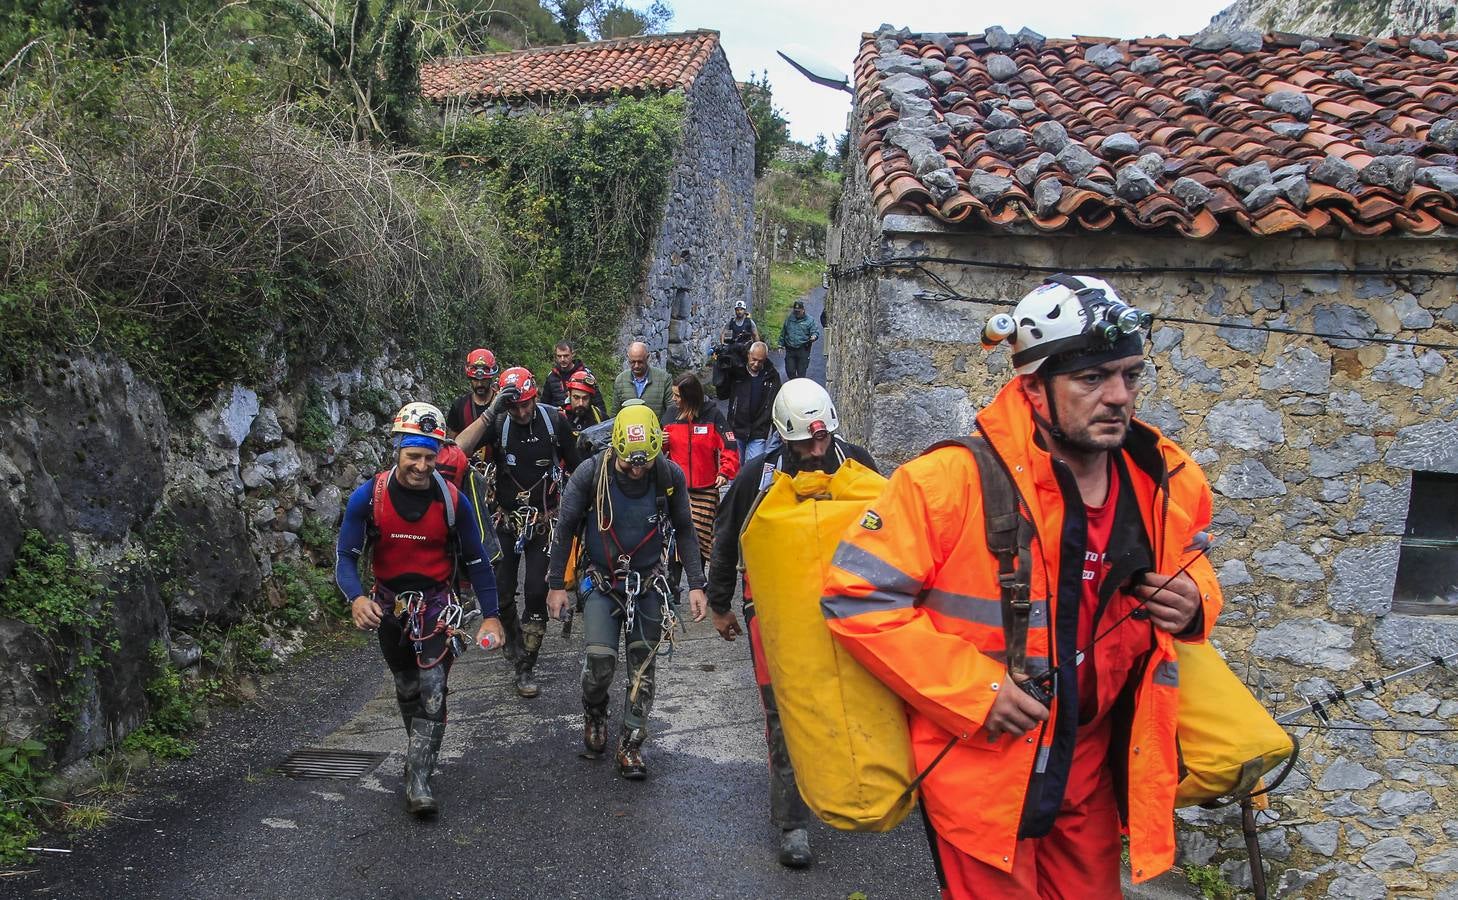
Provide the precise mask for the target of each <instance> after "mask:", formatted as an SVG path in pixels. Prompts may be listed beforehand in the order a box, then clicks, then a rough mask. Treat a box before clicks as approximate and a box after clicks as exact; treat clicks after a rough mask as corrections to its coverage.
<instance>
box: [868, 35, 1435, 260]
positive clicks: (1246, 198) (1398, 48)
mask: <svg viewBox="0 0 1458 900" xmlns="http://www.w3.org/2000/svg"><path fill="white" fill-rule="evenodd" d="M943 37H947V38H948V40H946V41H942V40H941V39H942V38H943ZM1421 37H1426V38H1429V39H1432V40H1438V41H1443V40H1449V39H1451V38H1452V37H1453V36H1452V35H1422V36H1421ZM934 38H935V39H934ZM1306 40H1308V38H1305V37H1303V36H1301V35H1291V34H1284V33H1276V34H1270V35H1266V36H1265V39H1264V46H1263V48H1262V50H1261V51H1260V52H1256V53H1246V52H1242V51H1239V50H1235V49H1225V50H1221V51H1205V50H1200V49H1197V48H1196V47H1194V46H1193V45H1192V43H1191V40H1190V39H1188V38H1180V39H1172V38H1145V39H1140V40H1127V41H1126V40H1120V39H1117V38H1100V37H1077V38H1074V39H1071V40H1048V41H1046V42H1045V43H1044V44H1043V45H1042V46H1041V47H1040V48H1037V49H1034V48H1033V47H1032V46H1030V45H1028V44H1026V43H1019V44H1018V46H1016V47H1015V48H1013V49H1011V50H1003V51H999V52H1000V54H1001V55H1002V56H1005V57H1007V58H1009V59H1010V60H1011V61H1012V63H1013V66H1007V61H1006V60H997V59H992V57H993V55H994V52H995V51H992V50H989V49H988V47H987V43H986V40H985V38H984V35H981V34H952V35H950V36H932V35H917V34H909V33H908V32H904V31H903V32H899V33H878V34H867V35H864V36H863V39H862V44H861V49H860V52H859V53H858V54H857V55H856V62H855V81H856V102H857V105H858V107H859V109H860V110H861V112H862V115H863V121H864V123H865V125H864V128H865V131H864V133H863V134H862V135H861V137H860V140H859V142H858V145H857V146H858V149H859V150H860V152H861V154H862V157H863V158H864V159H865V161H866V165H867V171H868V177H869V178H870V181H871V193H872V198H873V201H874V202H875V204H876V208H877V211H878V212H879V213H880V214H882V215H884V214H888V213H893V212H896V213H923V214H927V215H931V216H934V217H936V218H938V219H941V220H943V221H945V222H948V223H952V224H960V225H962V226H963V227H968V228H976V227H984V228H985V227H993V228H1000V227H1007V226H1029V225H1030V226H1032V227H1033V228H1035V229H1038V230H1040V231H1058V230H1061V229H1065V228H1069V229H1073V228H1077V229H1085V230H1092V231H1098V230H1103V229H1106V228H1110V227H1113V226H1115V225H1116V224H1122V225H1132V226H1134V227H1136V228H1141V229H1164V230H1172V231H1175V232H1178V233H1181V234H1184V235H1188V236H1191V237H1206V236H1209V235H1211V234H1214V233H1215V232H1216V231H1218V230H1219V229H1220V228H1222V227H1223V228H1226V229H1230V228H1236V229H1240V230H1244V231H1247V232H1249V233H1251V234H1257V235H1276V234H1312V235H1334V234H1338V233H1340V232H1342V231H1344V230H1345V231H1347V232H1349V233H1352V234H1359V235H1378V234H1387V233H1405V234H1417V235H1421V234H1430V233H1432V232H1434V231H1436V230H1438V229H1440V228H1443V227H1454V226H1458V196H1454V195H1453V194H1450V193H1445V192H1444V191H1442V190H1438V189H1435V188H1434V187H1432V186H1429V185H1431V184H1433V183H1434V182H1433V180H1432V179H1427V180H1424V179H1423V178H1419V181H1418V182H1415V183H1413V184H1410V185H1409V184H1405V183H1399V181H1400V179H1399V180H1386V181H1384V180H1383V179H1382V178H1381V177H1379V176H1377V175H1372V173H1363V174H1362V175H1361V179H1360V180H1358V181H1357V183H1356V184H1345V183H1344V184H1341V186H1340V187H1338V186H1335V185H1332V184H1324V183H1319V182H1317V181H1315V180H1305V181H1302V180H1301V179H1303V177H1304V176H1302V175H1301V173H1300V170H1299V169H1297V170H1289V169H1287V167H1289V166H1293V165H1298V164H1304V165H1305V166H1307V167H1309V168H1310V169H1315V168H1316V167H1317V166H1318V165H1321V164H1322V163H1323V162H1324V161H1325V160H1326V159H1327V157H1328V156H1331V157H1335V158H1336V159H1338V160H1345V162H1346V163H1347V164H1349V165H1351V166H1353V167H1354V168H1356V169H1357V170H1358V172H1359V173H1361V171H1362V170H1363V169H1365V168H1366V167H1367V166H1368V165H1370V164H1372V163H1373V162H1374V160H1376V159H1377V158H1378V157H1388V156H1409V157H1412V158H1414V159H1415V160H1416V162H1417V167H1418V170H1419V171H1421V170H1422V169H1424V168H1427V167H1429V166H1442V167H1446V168H1447V169H1449V170H1450V171H1451V170H1452V169H1453V168H1454V166H1455V164H1458V159H1455V153H1458V125H1445V126H1443V127H1442V129H1435V128H1434V125H1435V124H1436V123H1438V122H1440V121H1441V120H1443V119H1445V118H1446V119H1455V118H1458V110H1455V109H1454V107H1455V106H1458V87H1455V85H1458V53H1451V52H1450V53H1449V54H1448V59H1447V60H1446V61H1436V60H1433V59H1429V58H1427V57H1424V56H1421V55H1419V54H1417V53H1415V52H1413V51H1411V50H1409V49H1408V44H1409V41H1410V40H1411V38H1409V37H1398V38H1393V39H1390V40H1384V41H1372V39H1370V38H1368V37H1362V36H1350V35H1334V36H1332V37H1330V38H1326V39H1318V40H1317V43H1318V45H1319V46H1318V48H1317V49H1315V50H1313V51H1311V52H1309V53H1302V52H1301V51H1300V49H1299V47H1300V45H1301V44H1302V43H1303V42H1304V41H1306ZM1098 45H1107V47H1109V48H1112V50H1113V51H1116V52H1109V51H1108V50H1101V49H1098ZM947 46H950V47H951V50H950V52H948V51H946V50H944V49H943V47H947ZM1369 47H1370V48H1372V49H1369ZM1091 52H1092V56H1090V54H1091ZM1119 54H1122V57H1123V58H1122V60H1120V59H1118V58H1116V57H1117V56H1118V55H1119ZM1143 58H1148V59H1152V60H1154V61H1157V62H1158V68H1151V67H1152V66H1153V63H1152V62H1140V63H1139V64H1138V65H1135V63H1136V62H1137V61H1139V60H1141V59H1143ZM943 67H945V71H946V72H948V73H950V74H951V76H952V79H951V81H950V82H948V81H947V79H946V78H945V77H938V78H937V80H936V82H933V81H931V80H930V78H929V77H928V76H929V75H930V74H931V73H932V72H933V71H934V70H941V69H942V68H943ZM1003 67H1005V68H1006V71H1003ZM1014 69H1015V71H1014ZM1009 73H1011V74H1009ZM995 76H997V77H1001V78H1002V79H1003V80H1001V81H999V80H997V78H996V77H995ZM1354 76H1355V77H1354ZM892 79H895V81H893V80H892ZM897 84H900V85H901V90H900V91H898V90H897V88H896V85H897ZM907 89H911V93H907V92H905V91H906V90H907ZM1197 90H1198V91H1200V92H1205V94H1207V95H1208V96H1201V95H1200V94H1197V93H1192V92H1194V91H1197ZM912 94H921V95H924V98H925V99H918V98H917V97H915V96H912ZM956 94H961V95H962V96H960V97H958V96H956ZM1307 104H1309V106H1310V109H1309V111H1308V110H1307V109H1306V106H1307ZM928 106H929V107H930V109H929V110H928V109H927V107H928ZM995 110H1001V111H1002V112H1003V113H1006V114H1010V115H1012V116H1013V117H1015V119H1016V120H1017V121H1016V122H1009V121H1008V120H1006V118H1005V117H1004V116H998V117H996V118H997V119H1002V120H1003V121H1000V122H998V121H994V122H993V123H992V124H991V125H989V124H986V120H987V119H988V117H989V116H991V115H992V113H993V112H994V111H995ZM949 113H956V114H957V115H958V116H963V117H966V118H964V119H957V118H955V117H954V118H953V120H952V121H951V122H949V121H947V119H946V116H947V114H949ZM969 120H970V125H969ZM1048 121H1055V122H1057V123H1058V124H1060V125H1062V126H1063V128H1064V129H1065V130H1066V132H1067V143H1068V145H1076V147H1077V148H1079V149H1081V150H1082V151H1083V154H1091V155H1092V160H1089V159H1087V158H1086V157H1085V159H1084V165H1082V166H1079V165H1077V163H1076V160H1074V159H1072V158H1070V160H1069V161H1070V162H1073V163H1074V166H1075V168H1076V169H1077V172H1074V171H1071V170H1070V169H1069V168H1065V167H1064V165H1063V163H1062V161H1060V162H1058V163H1055V164H1054V165H1051V166H1046V167H1043V168H1042V170H1041V171H1040V172H1039V174H1038V175H1037V176H1036V178H1033V179H1030V180H1029V181H1028V182H1026V183H1025V182H1021V181H1020V180H1019V179H1018V178H1017V177H1016V176H1015V171H1016V170H1017V169H1018V167H1019V166H1024V165H1026V164H1028V163H1030V162H1031V161H1033V160H1035V159H1037V158H1038V157H1039V156H1040V155H1041V154H1042V153H1044V152H1045V150H1048V149H1051V152H1053V153H1054V154H1055V155H1057V153H1058V150H1059V149H1062V148H1061V147H1056V146H1054V147H1051V148H1045V147H1043V146H1040V145H1039V143H1038V142H1037V141H1036V140H1034V135H1033V129H1034V128H1035V127H1036V126H1038V125H1039V124H1042V123H1044V122H1048ZM953 123H955V127H954V128H953V134H952V136H951V138H950V140H947V138H946V131H945V129H944V128H943V129H941V130H940V134H938V133H937V130H938V129H937V126H941V125H953ZM898 124H899V125H901V126H902V127H898V128H897V130H896V131H895V132H891V130H890V129H891V128H892V126H894V125H898ZM1440 130H1441V131H1442V133H1443V135H1444V136H1443V137H1433V135H1434V134H1437V133H1438V132H1439V131H1440ZM993 131H1003V132H1008V133H1004V134H997V135H991V137H990V138H989V135H990V134H991V132H993ZM1019 131H1021V132H1024V133H1025V137H1026V141H1025V142H1022V143H1023V146H1022V148H1021V149H1018V144H1019V141H1018V140H1017V134H1016V133H1017V132H1019ZM920 132H924V133H925V135H926V136H924V137H920V138H918V137H917V136H916V135H917V134H918V133H920ZM1119 132H1124V133H1126V134H1127V135H1129V136H1130V137H1132V138H1133V139H1134V140H1135V141H1137V142H1138V145H1139V146H1138V150H1137V152H1136V153H1135V154H1134V155H1132V156H1122V157H1120V156H1118V154H1119V152H1122V151H1117V150H1116V151H1113V152H1108V153H1105V152H1101V151H1104V150H1108V149H1109V148H1110V147H1111V146H1113V145H1110V144H1109V139H1110V138H1111V137H1112V136H1114V135H1115V134H1117V133H1119ZM908 133H909V134H910V135H911V136H910V137H908V136H907V135H908ZM928 144H930V145H931V146H932V147H933V148H934V149H935V150H936V151H938V152H940V154H941V156H942V158H943V159H945V161H946V171H950V173H951V174H952V175H953V178H954V179H955V189H952V188H951V187H949V185H951V184H952V181H950V180H948V179H947V178H946V176H945V175H940V176H936V177H933V178H928V179H927V180H925V181H924V180H923V179H922V178H921V177H918V175H917V172H916V170H917V168H918V167H919V168H920V169H921V171H923V172H928V171H929V169H928V167H929V166H934V165H935V161H936V157H935V156H932V155H930V154H928V153H927V152H926V150H927V149H928ZM1083 154H1078V153H1074V154H1071V157H1076V156H1079V155H1083ZM1150 154H1153V155H1154V156H1156V157H1158V159H1157V160H1151V159H1148V156H1149V155H1150ZM1110 157H1114V158H1110ZM913 160H915V164H914V165H913ZM1136 163H1137V164H1138V165H1139V166H1140V167H1141V168H1144V169H1145V174H1148V175H1149V176H1150V177H1151V178H1152V179H1153V182H1154V185H1153V186H1154V188H1155V189H1154V191H1153V193H1150V192H1149V189H1148V188H1149V182H1148V181H1147V180H1142V178H1141V177H1140V176H1139V175H1138V173H1134V174H1133V175H1132V176H1131V175H1130V174H1128V173H1125V174H1124V175H1123V176H1120V174H1119V173H1120V170H1121V169H1123V168H1124V167H1126V166H1130V165H1134V164H1136ZM1254 163H1264V164H1265V165H1266V166H1267V167H1268V168H1269V169H1270V170H1271V171H1272V172H1275V173H1277V177H1276V178H1275V179H1274V181H1271V182H1266V183H1264V184H1259V183H1258V184H1256V185H1255V187H1256V189H1255V190H1252V187H1253V185H1252V183H1250V182H1248V181H1244V180H1240V179H1237V180H1240V183H1241V184H1242V185H1244V187H1243V188H1242V187H1237V186H1236V185H1234V184H1231V183H1229V182H1228V181H1227V180H1226V179H1227V177H1231V173H1232V172H1233V170H1235V169H1237V168H1239V167H1242V166H1248V165H1252V164H1254ZM1089 165H1091V166H1092V167H1091V168H1088V166H1089ZM1036 168H1037V165H1036V164H1035V165H1034V166H1031V167H1029V168H1027V169H1025V170H1024V176H1025V177H1026V173H1027V172H1031V171H1033V170H1034V169H1036ZM1392 168H1393V166H1392V164H1391V161H1390V160H1389V161H1387V165H1386V166H1385V167H1384V170H1386V171H1390V170H1391V169H1392ZM1283 169H1287V171H1286V173H1285V174H1284V175H1283V174H1282V173H1281V172H1280V170H1283ZM1377 171H1378V170H1377V169H1374V170H1373V172H1377ZM979 174H983V175H996V176H999V177H1001V178H1006V179H1009V182H1008V184H1007V185H1006V186H1002V185H1001V183H999V182H998V181H997V179H995V178H983V179H981V180H978V181H976V185H975V190H974V189H973V180H974V179H976V176H978V175H979ZM1308 174H1309V173H1308ZM1428 174H1429V175H1431V174H1432V173H1431V172H1430V173H1428ZM1121 178H1122V179H1127V180H1128V182H1129V183H1126V184H1124V185H1123V187H1124V190H1123V191H1122V192H1119V191H1115V190H1114V189H1113V186H1114V185H1115V184H1116V183H1120V181H1121ZM1182 178H1187V179H1189V181H1188V182H1185V183H1184V185H1183V186H1176V184H1175V182H1177V181H1179V180H1180V179H1182ZM1292 179H1295V180H1296V181H1297V182H1299V183H1292ZM1050 180H1051V184H1049V182H1050ZM1331 180H1335V179H1331ZM1258 181H1259V179H1258ZM1369 182H1370V183H1369ZM1439 183H1443V184H1450V183H1452V182H1451V181H1450V180H1448V179H1447V178H1446V177H1445V178H1443V179H1441V180H1440V182H1439ZM1140 185H1143V188H1142V189H1141V188H1140ZM1283 185H1284V187H1283ZM1199 186H1203V187H1204V188H1205V189H1206V191H1208V194H1209V196H1208V197H1206V196H1204V195H1203V194H1202V193H1201V191H1200V187H1199ZM1054 188H1056V190H1054ZM1040 189H1041V190H1040ZM1248 204H1249V205H1248Z"/></svg>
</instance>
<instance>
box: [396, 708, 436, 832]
mask: <svg viewBox="0 0 1458 900" xmlns="http://www.w3.org/2000/svg"><path fill="white" fill-rule="evenodd" d="M444 735H445V723H444V722H432V721H430V720H428V719H416V720H415V722H414V723H413V725H412V727H411V730H410V748H409V750H407V751H406V754H405V808H406V809H407V810H409V811H410V812H411V814H413V815H416V816H433V815H435V814H436V812H438V811H439V810H440V805H439V804H437V803H436V802H435V796H434V795H432V794H431V792H430V773H431V772H432V771H433V770H434V768H435V758H436V755H437V754H438V753H439V752H440V742H441V738H442V737H443V736H444Z"/></svg>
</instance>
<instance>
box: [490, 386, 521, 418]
mask: <svg viewBox="0 0 1458 900" xmlns="http://www.w3.org/2000/svg"><path fill="white" fill-rule="evenodd" d="M519 396H521V394H520V393H519V392H518V391H517V389H516V388H514V387H505V388H502V389H501V390H500V392H498V393H497V395H496V399H495V400H492V401H491V407H490V409H489V410H488V413H489V414H490V415H491V416H492V417H495V416H497V415H500V414H501V412H502V411H503V410H505V409H506V405H507V404H508V403H515V402H516V398H517V397H519Z"/></svg>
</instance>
